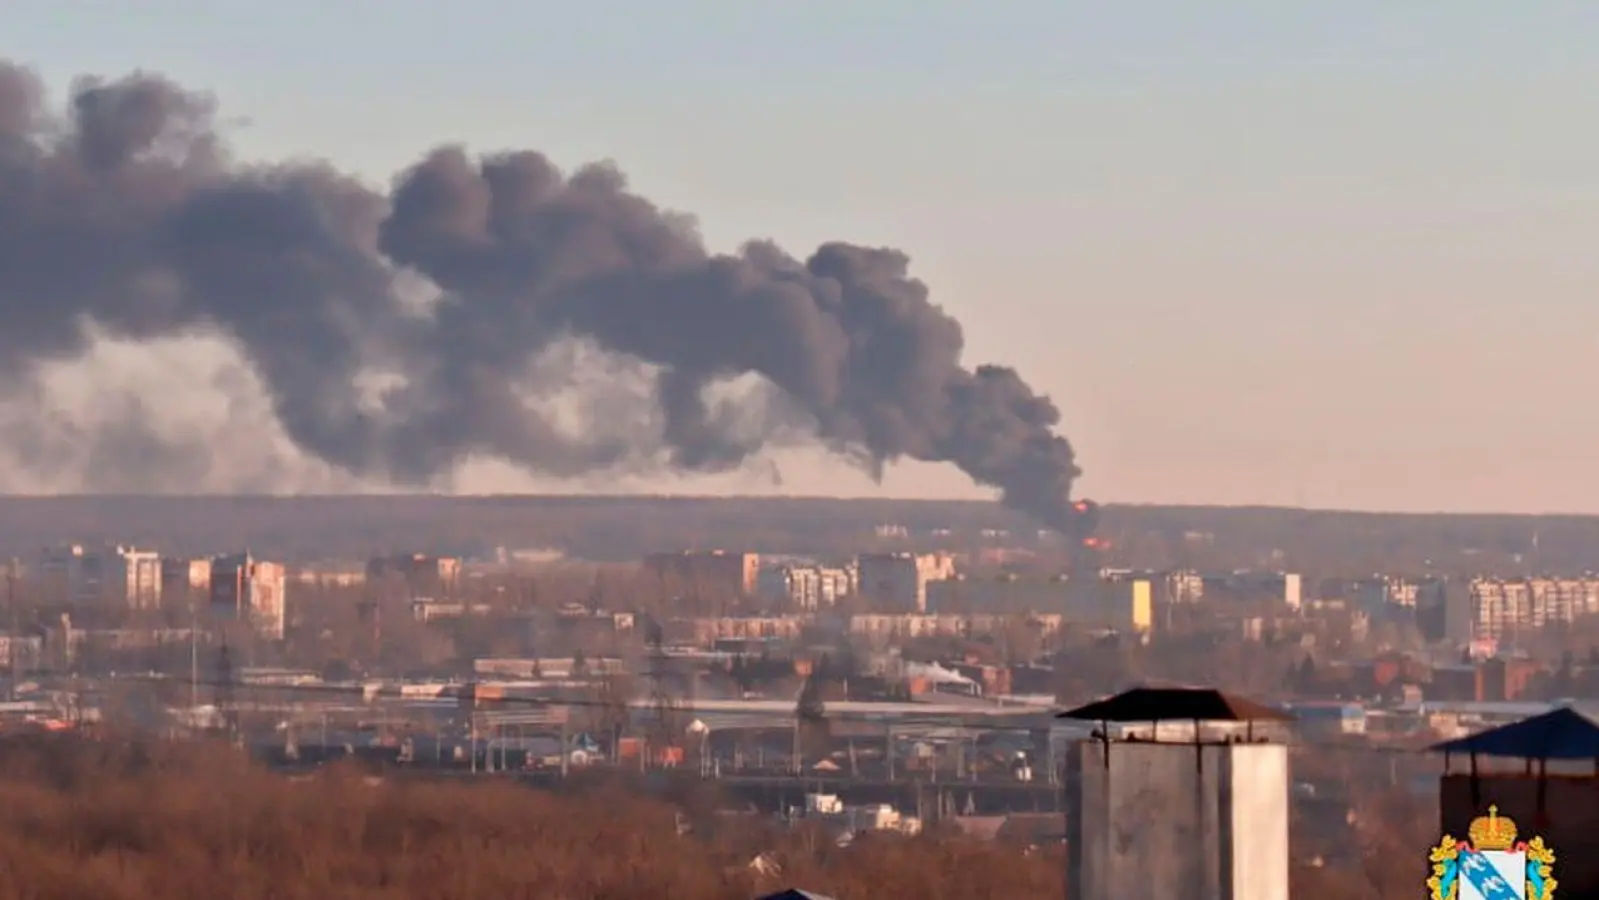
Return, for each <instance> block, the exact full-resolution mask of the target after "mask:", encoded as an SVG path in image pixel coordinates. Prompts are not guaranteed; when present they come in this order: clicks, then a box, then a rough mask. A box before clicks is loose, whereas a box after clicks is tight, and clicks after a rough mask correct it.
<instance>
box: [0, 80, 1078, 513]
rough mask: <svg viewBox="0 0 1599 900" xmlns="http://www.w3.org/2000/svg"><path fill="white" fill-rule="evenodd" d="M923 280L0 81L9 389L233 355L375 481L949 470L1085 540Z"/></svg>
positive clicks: (1040, 438)
mask: <svg viewBox="0 0 1599 900" xmlns="http://www.w3.org/2000/svg"><path fill="white" fill-rule="evenodd" d="M908 265H909V261H908V259H907V258H906V256H905V255H904V254H903V253H900V252H898V251H896V250H888V249H878V248H871V247H859V246H852V245H849V244H843V243H830V244H825V245H823V246H822V247H820V248H818V249H817V250H816V251H815V252H814V253H812V254H811V255H810V256H809V257H808V258H806V259H804V260H799V259H795V258H793V257H791V256H789V255H787V254H786V253H785V252H783V251H782V250H781V249H779V248H777V247H776V246H773V245H772V244H769V243H764V242H752V243H750V244H748V245H747V246H745V247H744V248H743V249H742V250H740V251H739V252H738V253H737V254H734V255H717V254H712V253H709V252H707V251H706V249H705V248H704V246H703V244H702V242H701V240H700V239H699V237H698V235H697V233H696V230H695V227H694V224H693V222H692V221H690V220H688V219H686V218H684V217H682V216H679V215H675V214H672V213H669V212H666V211H663V210H661V209H658V208H657V207H656V206H654V205H653V204H652V203H650V202H649V201H648V200H646V199H645V198H643V197H640V196H638V195H637V194H634V193H631V192H630V191H629V190H628V188H627V184H626V182H625V180H624V178H623V176H622V174H621V173H620V172H618V171H617V170H616V169H615V168H614V167H612V166H609V165H592V166H588V167H585V168H582V169H579V170H577V171H576V172H574V173H572V174H569V175H568V174H563V173H562V172H561V171H560V170H558V169H557V168H556V167H555V166H554V165H552V164H551V163H550V161H549V160H548V159H546V158H545V157H544V156H542V155H540V154H538V153H535V152H530V151H524V152H514V153H500V154H494V155H488V156H474V155H470V154H468V153H467V152H466V151H464V150H462V149H459V148H456V147H443V148H441V149H438V150H435V151H433V152H432V153H430V154H428V155H427V156H426V157H424V158H423V159H422V160H421V161H420V162H418V163H416V164H415V165H414V166H413V167H411V168H410V169H409V170H407V171H405V172H404V173H402V174H401V175H400V176H398V177H397V178H396V179H395V181H394V182H393V185H392V188H391V190H390V191H389V192H387V193H383V192H378V191H374V190H372V189H370V188H368V187H366V186H364V185H363V184H361V183H360V182H359V181H357V180H356V179H353V178H351V177H348V176H346V175H343V174H341V173H339V172H337V171H335V170H333V169H332V168H330V167H328V166H324V165H317V164H307V163H300V162H295V163H287V164H283V165H273V166H261V165H244V164H241V163H238V162H236V161H234V160H232V159H230V158H229V156H228V153H227V148H226V146H225V143H224V142H223V141H222V140H221V138H220V137H219V134H218V129H217V127H216V121H215V107H214V104H213V102H212V101H211V100H210V98H209V97H207V96H205V95H201V94H196V93H192V92H189V91H186V90H184V89H182V88H180V87H179V86H178V85H175V84H173V83H171V82H170V81H168V80H166V79H164V78H162V77H160V76H157V75H151V74H144V73H136V74H133V75H131V76H127V77H124V78H121V79H117V80H82V81H79V82H78V83H77V84H75V85H74V86H73V89H72V91H71V96H70V102H69V104H68V105H67V108H66V109H65V111H64V112H56V111H53V110H52V109H51V108H50V107H49V106H48V105H47V102H46V99H45V96H44V92H43V91H42V90H41V87H40V83H39V81H38V79H37V78H36V77H35V76H34V75H33V74H32V73H31V72H30V71H28V70H26V69H24V68H21V67H16V66H9V65H4V64H0V390H8V391H10V392H12V393H13V394H15V393H17V392H20V391H23V390H24V389H25V386H26V385H27V384H29V383H30V382H29V379H30V378H31V377H32V376H33V375H34V374H36V372H37V369H38V367H39V366H40V365H41V364H44V363H47V362H52V361H63V360H73V359H76V358H78V357H80V356H81V355H82V354H84V353H85V352H86V350H87V349H88V347H89V346H90V342H91V334H92V333H98V334H104V335H110V336H113V337H118V338H123V339H129V340H138V341H148V340H153V339H158V338H170V337H173V336H180V335H186V334H207V333H210V334H221V335H224V336H226V337H227V338H228V339H229V340H231V341H232V342H234V343H235V344H236V346H237V347H238V349H239V351H240V352H241V354H242V355H243V357H244V358H245V359H246V360H247V361H248V363H249V365H250V367H251V368H252V369H253V370H254V371H255V373H256V374H257V375H258V376H259V378H260V380H261V381H262V382H263V383H264V384H265V386H266V389H267V391H268V392H269V395H270V398H271V404H272V411H273V414H274V415H275V417H276V419H277V420H278V421H279V423H280V424H281V425H282V427H283V430H284V431H285V433H286V434H287V435H288V436H289V437H290V438H291V439H292V441H293V442H294V444H295V445H297V447H298V448H300V449H301V450H303V451H304V452H306V453H308V454H310V455H311V456H313V457H315V458H317V459H320V460H322V461H323V462H325V463H327V464H328V465H330V466H332V467H333V468H335V469H337V470H342V471H344V472H348V473H351V474H353V475H356V476H359V477H361V478H363V479H368V480H379V481H386V482H389V483H393V484H401V485H432V484H438V483H439V481H440V479H445V478H448V477H449V474H450V473H451V472H453V471H454V470H455V469H456V468H457V467H458V466H459V465H460V464H461V463H462V462H463V461H465V460H467V459H468V458H481V457H488V458H499V459H503V460H506V461H509V462H511V463H514V464H515V465H517V466H519V467H521V468H523V469H525V470H527V471H529V472H532V473H539V474H545V475H554V476H561V477H585V476H592V475H594V474H596V473H610V472H616V471H642V470H649V469H654V468H661V467H665V468H669V469H671V470H675V471H680V472H715V471H723V470H730V469H734V468H738V467H742V466H745V465H747V464H749V463H750V462H751V460H752V457H754V456H755V455H756V454H758V453H759V452H760V451H761V450H762V449H763V448H765V447H768V446H771V445H773V444H790V443H797V442H800V441H801V440H804V441H808V442H813V443H817V442H819V443H820V444H822V445H823V446H825V447H826V448H828V449H829V450H831V451H833V452H835V453H837V454H839V455H840V456H842V457H844V458H845V459H848V460H850V461H851V462H853V463H855V464H857V465H860V466H862V467H864V468H866V469H867V470H868V471H871V472H873V473H874V474H877V473H880V471H881V469H882V467H883V465H884V464H885V463H887V462H890V461H893V460H896V459H900V458H911V459H917V460H927V461H935V462H948V463H953V464H954V465H956V466H958V467H960V469H961V470H963V471H964V472H966V473H967V474H968V475H970V476H971V477H972V478H973V479H975V480H976V481H978V482H980V483H982V484H985V485H989V486H992V487H994V488H997V489H998V490H999V492H1000V494H1001V497H1002V500H1003V502H1004V503H1005V504H1007V505H1009V506H1011V507H1013V508H1015V509H1018V510H1021V511H1024V512H1026V513H1029V514H1031V515H1032V516H1034V517H1036V518H1037V519H1038V520H1039V521H1041V522H1042V523H1044V524H1046V525H1048V526H1050V527H1053V528H1056V529H1060V530H1064V531H1079V530H1080V528H1081V527H1082V526H1083V525H1085V524H1086V521H1085V520H1086V519H1087V518H1089V516H1088V514H1087V513H1086V512H1085V510H1084V509H1078V508H1074V507H1073V505H1072V503H1071V502H1070V499H1069V498H1070V494H1071V487H1072V480H1073V479H1074V478H1075V477H1076V476H1077V475H1078V468H1077V465H1076V464H1075V461H1074V458H1073V453H1072V448H1071V446H1070V444H1068V443H1067V441H1066V439H1065V438H1063V437H1061V436H1059V435H1057V434H1056V433H1055V432H1054V430H1053V429H1054V426H1055V425H1056V423H1057V421H1058V419H1059V413H1058V412H1057V410H1056V408H1055V406H1054V405H1053V404H1052V403H1051V402H1050V401H1049V400H1048V398H1046V397H1043V396H1040V395H1038V394H1036V393H1034V392H1033V390H1032V389H1031V388H1029V387H1028V386H1027V384H1026V383H1024V382H1023V381H1022V380H1021V378H1020V377H1018V376H1017V374H1016V373H1015V372H1014V371H1012V370H1011V369H1008V368H1004V367H1000V366H988V365H984V366H978V367H976V368H966V367H965V366H963V365H962V363H961V350H962V336H961V328H960V325H959V323H957V322H956V321H955V320H954V319H953V318H951V317H950V316H949V315H947V314H946V313H944V311H943V310H942V309H940V308H939V307H938V306H935V305H934V304H933V303H931V302H930V301H929V299H928V292H927V288H926V287H925V286H924V285H923V284H922V283H921V282H919V281H917V280H916V279H914V278H911V277H910V276H909V275H908ZM417 283H421V284H425V285H427V286H429V288H430V290H431V291H432V293H430V295H429V296H426V297H419V296H418V295H417V292H416V291H415V290H414V286H415V285H416V284H417ZM408 286H409V287H408ZM580 371H585V372H590V373H592V372H595V371H599V372H602V373H608V377H607V379H606V381H607V383H609V385H610V387H609V388H608V389H607V388H602V389H597V390H590V391H589V392H587V393H585V394H584V395H583V396H584V399H585V404H584V405H585V412H586V413H587V414H588V415H587V420H586V421H585V422H583V423H580V424H578V425H573V424H571V423H570V422H565V421H563V420H562V416H561V415H560V414H559V413H558V412H557V411H554V410H551V409H550V408H549V406H548V404H547V403H542V401H541V399H540V398H548V397H550V396H552V395H556V394H559V393H561V392H562V391H567V390H569V389H570V387H571V384H572V383H573V381H574V380H575V379H576V378H577V375H578V373H579V372H580ZM373 373H382V374H384V375H386V376H387V377H388V380H387V381H386V382H384V383H383V386H382V387H381V388H373V387H372V386H371V384H372V383H373V382H372V379H371V378H370V377H369V376H372V375H373ZM748 375H759V376H761V377H762V379H763V380H762V381H760V382H759V386H758V387H756V388H752V389H746V390H744V391H742V392H737V393H733V394H731V395H729V394H728V393H727V392H726V391H725V390H724V391H723V392H722V397H721V399H716V397H717V390H716V388H717V386H719V385H725V383H726V382H728V381H730V380H732V379H735V378H739V377H741V376H748ZM629 386H630V387H629ZM541 403H542V405H541ZM135 430H136V429H135ZM135 437H137V440H133V441H127V442H124V443H126V444H128V445H130V446H134V447H135V449H137V450H138V454H139V462H138V465H139V466H140V467H142V468H141V471H143V470H144V469H148V468H149V467H150V466H152V465H156V464H159V461H160V460H161V458H162V456H161V453H160V452H158V449H159V437H160V436H159V435H154V436H152V435H147V434H142V435H135ZM180 456H181V454H180ZM98 464H99V465H101V466H106V465H109V466H112V467H115V466H116V465H117V463H116V460H115V455H114V454H113V455H112V456H111V457H110V458H107V457H106V455H104V454H101V455H100V457H99V463H98ZM133 464H134V463H133V462H130V463H129V465H133Z"/></svg>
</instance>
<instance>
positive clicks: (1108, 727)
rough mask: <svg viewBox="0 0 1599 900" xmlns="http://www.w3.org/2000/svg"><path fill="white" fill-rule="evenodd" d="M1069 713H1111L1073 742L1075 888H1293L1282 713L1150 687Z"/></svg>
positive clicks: (1220, 898) (1075, 894)
mask: <svg viewBox="0 0 1599 900" xmlns="http://www.w3.org/2000/svg"><path fill="white" fill-rule="evenodd" d="M1063 717H1064V718H1072V719H1087V720H1097V721H1098V722H1099V723H1100V724H1099V728H1098V729H1097V731H1096V732H1095V737H1094V738H1092V739H1090V740H1086V741H1082V742H1079V743H1076V744H1074V745H1072V746H1071V748H1069V750H1068V752H1067V758H1066V772H1065V783H1066V816H1067V819H1066V841H1067V861H1066V880H1067V896H1068V897H1071V898H1073V900H1077V898H1082V900H1098V898H1110V897H1114V898H1116V900H1170V898H1172V897H1183V898H1186V900H1287V898H1288V793H1289V777H1288V748H1287V746H1286V745H1284V744H1283V743H1281V742H1280V741H1278V740H1275V739H1273V738H1274V735H1273V734H1272V733H1271V732H1272V731H1278V732H1280V730H1281V729H1280V728H1278V729H1272V728H1271V727H1270V726H1268V725H1264V724H1261V725H1257V723H1262V722H1270V721H1279V722H1280V721H1282V720H1284V719H1285V718H1286V716H1285V715H1284V714H1283V713H1280V712H1277V711H1276V710H1272V709H1269V708H1266V707H1263V706H1260V705H1259V704H1255V703H1251V702H1249V701H1247V700H1241V699H1238V698H1232V697H1228V696H1227V695H1225V694H1222V693H1220V692H1218V691H1213V690H1193V689H1154V688H1140V689H1136V690H1133V691H1128V692H1127V693H1124V694H1120V695H1118V696H1116V697H1112V698H1110V699H1109V700H1104V701H1101V702H1099V703H1095V704H1091V705H1089V706H1086V707H1083V708H1082V709H1080V710H1073V711H1072V712H1069V713H1066V714H1064V716H1063Z"/></svg>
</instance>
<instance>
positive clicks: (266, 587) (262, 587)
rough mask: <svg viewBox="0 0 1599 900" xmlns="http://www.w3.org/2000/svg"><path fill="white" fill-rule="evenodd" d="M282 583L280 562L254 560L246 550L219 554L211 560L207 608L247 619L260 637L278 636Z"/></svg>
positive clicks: (283, 614)
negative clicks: (208, 605)
mask: <svg viewBox="0 0 1599 900" xmlns="http://www.w3.org/2000/svg"><path fill="white" fill-rule="evenodd" d="M286 583H287V577H286V574H285V572H284V568H283V564H282V563H275V562H266V561H263V560H258V559H256V558H255V557H253V556H251V555H250V554H249V553H240V554H236V555H233V556H219V557H217V558H216V559H214V560H212V561H211V609H212V611H213V612H215V613H216V614H218V615H221V616H224V617H227V618H233V619H236V620H238V621H243V622H249V623H250V625H251V626H252V627H254V628H255V631H256V633H257V634H260V635H261V636H262V637H265V638H268V639H270V640H282V639H283V630H284V625H285V620H286V607H285V604H284V589H285V586H286Z"/></svg>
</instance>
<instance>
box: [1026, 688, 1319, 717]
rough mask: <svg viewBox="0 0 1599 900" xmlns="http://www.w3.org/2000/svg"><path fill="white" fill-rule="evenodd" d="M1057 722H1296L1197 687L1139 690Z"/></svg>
mask: <svg viewBox="0 0 1599 900" xmlns="http://www.w3.org/2000/svg"><path fill="white" fill-rule="evenodd" d="M1058 718H1062V719H1086V720H1090V721H1098V722H1170V721H1175V720H1192V721H1205V722H1291V721H1293V719H1294V717H1293V716H1291V715H1289V714H1288V713H1286V712H1283V711H1282V710H1279V709H1273V708H1272V707H1270V706H1266V705H1265V704H1263V703H1257V702H1255V701H1253V700H1247V699H1245V698H1243V697H1235V696H1233V695H1232V694H1228V693H1225V692H1223V691H1219V690H1216V689H1215V688H1194V687H1136V688H1133V689H1132V690H1129V691H1123V692H1121V693H1120V694H1117V695H1116V696H1114V697H1107V698H1105V699H1104V700H1100V701H1098V702H1095V703H1090V704H1088V705H1087V706H1079V707H1078V708H1076V709H1071V710H1067V711H1066V712H1063V713H1060V714H1059V715H1058Z"/></svg>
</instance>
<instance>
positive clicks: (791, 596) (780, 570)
mask: <svg viewBox="0 0 1599 900" xmlns="http://www.w3.org/2000/svg"><path fill="white" fill-rule="evenodd" d="M758 589H759V591H760V594H761V596H763V597H770V598H772V599H775V600H780V601H783V602H784V603H786V604H787V605H788V606H789V608H791V609H798V610H806V611H812V610H817V609H825V608H827V607H830V606H833V605H834V604H836V603H838V601H840V600H842V599H844V598H845V597H848V596H849V595H850V594H852V593H854V591H855V572H854V570H853V569H848V568H839V567H834V566H823V565H817V564H814V563H811V564H805V563H785V564H781V565H776V566H770V567H768V568H765V569H762V570H761V574H760V579H759V588H758Z"/></svg>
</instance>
